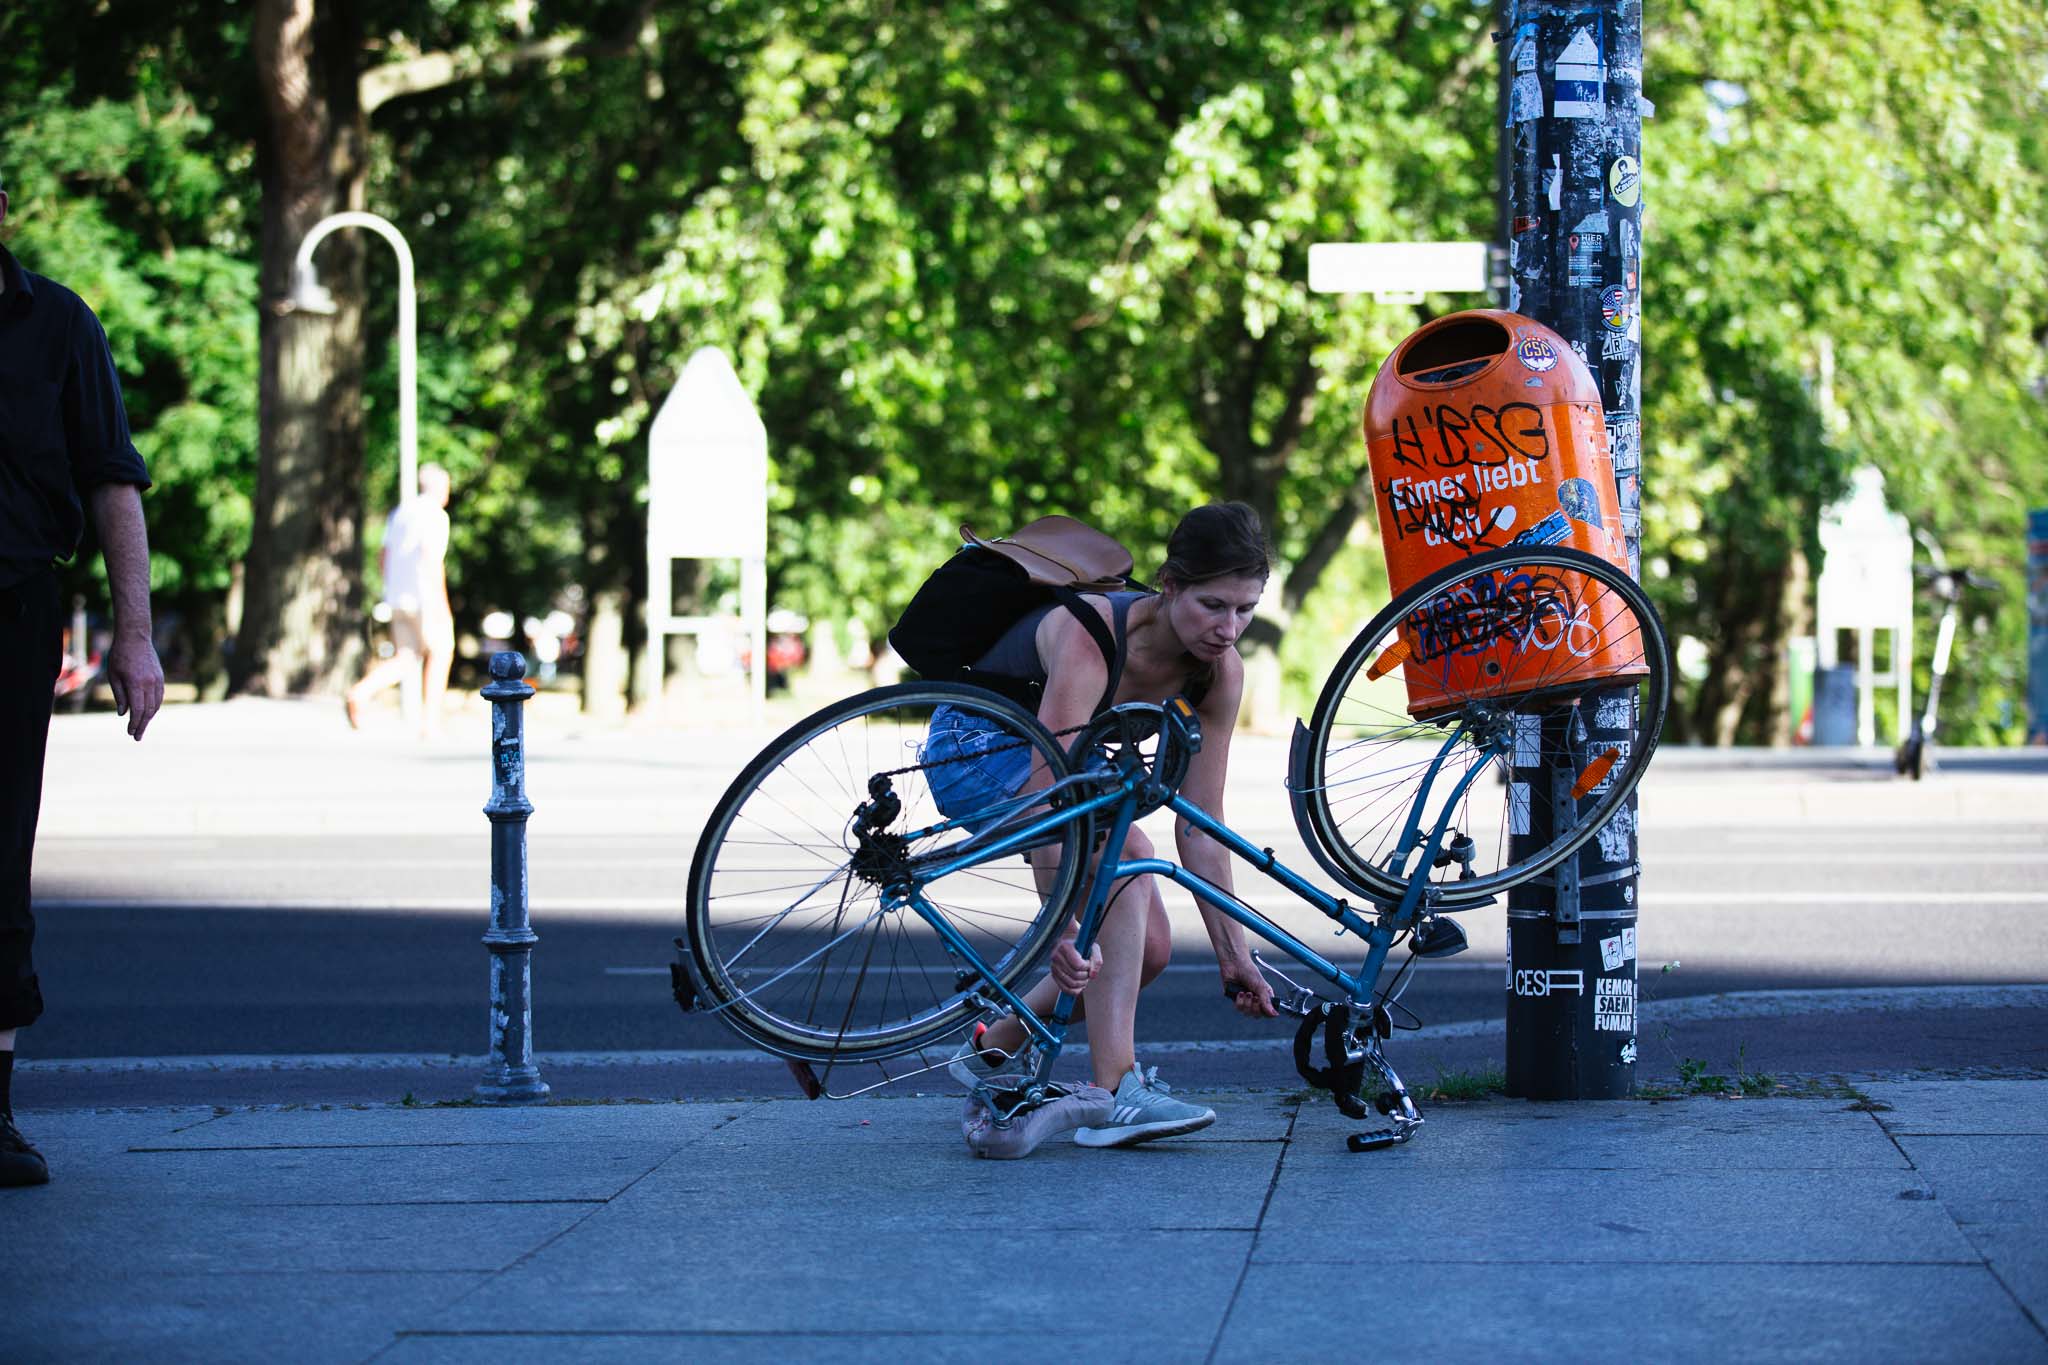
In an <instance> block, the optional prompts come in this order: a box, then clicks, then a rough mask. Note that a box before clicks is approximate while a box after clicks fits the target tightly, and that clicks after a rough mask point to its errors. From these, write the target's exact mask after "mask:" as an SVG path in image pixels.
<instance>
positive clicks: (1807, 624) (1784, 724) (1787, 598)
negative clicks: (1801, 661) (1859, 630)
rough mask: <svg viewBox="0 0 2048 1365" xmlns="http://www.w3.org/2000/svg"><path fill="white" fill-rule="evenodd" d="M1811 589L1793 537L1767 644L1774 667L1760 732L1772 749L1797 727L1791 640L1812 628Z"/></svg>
mask: <svg viewBox="0 0 2048 1365" xmlns="http://www.w3.org/2000/svg"><path fill="white" fill-rule="evenodd" d="M1812 592H1813V581H1812V579H1811V578H1810V577H1809V576H1808V573H1807V568H1806V551H1805V549H1804V548H1803V547H1802V546H1800V545H1799V544H1798V543H1797V542H1796V541H1795V542H1794V543H1793V545H1792V552H1791V555H1790V557H1789V558H1787V560H1786V561H1785V583H1784V589H1783V591H1782V592H1780V593H1779V595H1778V629H1777V639H1776V640H1774V641H1773V642H1772V645H1771V649H1772V657H1773V658H1775V659H1776V661H1777V668H1776V670H1775V672H1774V673H1773V675H1772V677H1771V704H1770V716H1769V720H1768V723H1767V725H1766V728H1765V731H1764V733H1765V735H1766V737H1767V738H1768V740H1769V742H1770V745H1771V747H1772V748H1774V749H1787V748H1790V747H1791V746H1792V741H1793V737H1794V735H1795V734H1796V733H1797V731H1798V729H1799V717H1797V716H1795V715H1793V714H1792V642H1793V641H1794V640H1796V639H1798V638H1799V637H1800V636H1802V635H1809V634H1811V633H1812V632H1813V622H1812V621H1811V620H1810V619H1809V617H1810V615H1811V610H1812V609H1811V607H1810V605H1809V603H1808V598H1809V597H1810V596H1811V594H1812Z"/></svg>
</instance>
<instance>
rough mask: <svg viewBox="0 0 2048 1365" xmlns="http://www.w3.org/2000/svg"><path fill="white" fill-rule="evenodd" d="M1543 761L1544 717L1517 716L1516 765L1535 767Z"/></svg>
mask: <svg viewBox="0 0 2048 1365" xmlns="http://www.w3.org/2000/svg"><path fill="white" fill-rule="evenodd" d="M1542 762H1543V717H1541V716H1531V715H1523V714H1519V713H1518V714H1517V715H1516V716H1515V766H1516V767H1517V768H1533V767H1536V766H1537V765H1538V764H1540V763H1542Z"/></svg>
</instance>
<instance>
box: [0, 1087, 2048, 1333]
mask: <svg viewBox="0 0 2048 1365" xmlns="http://www.w3.org/2000/svg"><path fill="white" fill-rule="evenodd" d="M1861 1090H1862V1093H1863V1094H1864V1095H1865V1096H1867V1101H1853V1100H1850V1099H1846V1098H1843V1097H1842V1096H1839V1095H1838V1096H1835V1097H1833V1098H1814V1099H1793V1098H1772V1099H1747V1100H1729V1099H1706V1098H1695V1099H1686V1100H1675V1101H1664V1102H1654V1103H1653V1102H1646V1101H1627V1102H1615V1103H1596V1104H1574V1105H1564V1104H1554V1105H1536V1104H1529V1103H1524V1102H1519V1101H1509V1100H1495V1101H1488V1102H1481V1103H1472V1104H1437V1105H1433V1106H1428V1107H1426V1110H1425V1112H1426V1114H1427V1116H1428V1119H1429V1122H1428V1125H1427V1126H1426V1127H1425V1128H1424V1129H1423V1130H1422V1132H1421V1134H1420V1135H1419V1136H1418V1138H1417V1139H1416V1140H1415V1141H1414V1142H1413V1143H1411V1144H1410V1145H1408V1146H1407V1147H1405V1148H1399V1149H1396V1150H1394V1151H1391V1152H1382V1153H1371V1154H1366V1155H1352V1154H1350V1153H1348V1152H1347V1151H1346V1150H1345V1149H1344V1142H1343V1139H1344V1135H1345V1134H1346V1133H1347V1132H1350V1131H1352V1130H1354V1129H1355V1128H1357V1127H1360V1126H1361V1125H1359V1124H1356V1123H1353V1122H1351V1121H1348V1120H1346V1119H1344V1118H1343V1117H1342V1116H1341V1115H1339V1114H1338V1113H1337V1112H1336V1110H1335V1109H1334V1108H1333V1107H1332V1106H1331V1105H1330V1104H1329V1103H1328V1102H1327V1100H1325V1099H1322V1098H1321V1097H1311V1098H1303V1097H1301V1096H1300V1095H1298V1094H1296V1093H1292V1092H1288V1093H1278V1092H1275V1093H1266V1094H1243V1093H1234V1094H1228V1095H1216V1096H1210V1097H1208V1098H1209V1101H1210V1102H1211V1103H1214V1104H1215V1106H1216V1107H1217V1109H1218V1111H1219V1114H1220V1115H1221V1118H1220V1121H1219V1122H1218V1123H1217V1125H1216V1126H1215V1127H1214V1128H1212V1129H1210V1130H1209V1131H1208V1132H1206V1133H1203V1134H1200V1135H1197V1136H1194V1137H1191V1138H1187V1139H1183V1140H1179V1141H1174V1142H1166V1143H1160V1144H1156V1145H1154V1146H1152V1147H1148V1148H1139V1149H1135V1150H1131V1151H1123V1152H1118V1151H1107V1152H1104V1151H1088V1150H1084V1149H1081V1148H1077V1147H1074V1146H1072V1145H1071V1144H1070V1143H1068V1142H1065V1141H1057V1142H1055V1143H1053V1144H1051V1145H1048V1146H1047V1147H1046V1148H1044V1149H1042V1150H1041V1151H1040V1152H1039V1153H1038V1154H1037V1155H1035V1156H1033V1157H1032V1158H1030V1159H1029V1160H1027V1161H1023V1162H1014V1163H999V1162H981V1161H975V1160H973V1159H971V1158H970V1157H969V1155H968V1153H967V1151H966V1149H965V1147H964V1146H963V1145H962V1143H961V1141H960V1137H959V1128H958V1124H957V1119H958V1114H959V1109H960V1101H959V1099H958V1098H948V1097H940V1098H881V1097H879V1096H870V1097H865V1098H862V1099H857V1100H851V1101H847V1102H843V1103H816V1104H806V1103H804V1102H802V1101H797V1100H778V1101H754V1102H734V1103H705V1102H693V1103H686V1104H647V1105H630V1104H628V1105H597V1106H559V1107H550V1108H542V1109H531V1110H488V1109H478V1108H403V1107H396V1106H387V1107H368V1108H309V1109H276V1108H268V1109H246V1110H216V1109H212V1108H197V1109H149V1110H96V1111H87V1110H71V1111H46V1112H33V1111H29V1112H24V1113H23V1114H22V1115H21V1120H22V1125H23V1128H24V1129H25V1131H26V1132H27V1133H28V1134H29V1136H30V1137H31V1139H32V1140H34V1141H36V1142H38V1143H39V1145H41V1146H42V1148H43V1150H44V1151H45V1152H46V1153H47V1155H48V1156H49V1158H50V1162H51V1165H52V1168H53V1170H54V1172H55V1176H56V1179H55V1182H54V1183H53V1184H51V1185H49V1186H46V1187H42V1188H38V1189H30V1190H11V1191H5V1192H0V1226H4V1228H5V1229H6V1235H5V1237H4V1238H0V1283H4V1284H5V1285H6V1286H7V1302H6V1305H5V1308H4V1310H0V1359H4V1360H7V1361H10V1362H15V1361H41V1360H60V1359H61V1360H66V1361H75V1360H137V1359H149V1360H152V1361H164V1360H188V1359H189V1360H209V1361H213V1360H252V1361H253V1360H261V1361H275V1360H279V1359H291V1360H293V1361H294V1362H295V1365H313V1363H314V1362H320V1361H330V1360H331V1361H361V1360H369V1359H377V1360H392V1361H412V1360H436V1361H456V1360H462V1361H469V1360H475V1361H486V1360H488V1361H492V1362H497V1361H502V1360H506V1359H540V1358H545V1359H549V1360H557V1359H560V1360H681V1359H687V1360H690V1361H693V1362H694V1361H724V1360H788V1359H803V1360H863V1361H864V1360H890V1361H895V1360H919V1361H922V1360H963V1361H964V1360H973V1361H983V1360H988V1359H991V1358H994V1359H1031V1360H1038V1359H1075V1360H1080V1359H1085V1360H1088V1361H1091V1362H1092V1361H1118V1360H1132V1361H1199V1360H1205V1359H1206V1360H1227V1361H1239V1360H1243V1361H1297V1360H1298V1361H1323V1360H1329V1359H1349V1358H1357V1357H1362V1356H1371V1357H1375V1358H1389V1359H1410V1358H1427V1359H1430V1360H1446V1361H1463V1360H1472V1361H1480V1360H1485V1361H1492V1360H1495V1359H1501V1358H1506V1359H1515V1360H1522V1359H1581V1358H1585V1357H1588V1356H1593V1355H1596V1354H1616V1353H1621V1354H1626V1355H1627V1356H1630V1357H1634V1358H1648V1359H1657V1360H1701V1361H1705V1360H1715V1361H1719V1360H1729V1359H1737V1360H1745V1361H1756V1360H1780V1359H1795V1358H1796V1359H1799V1360H1855V1361H1867V1360H1914V1361H1932V1360H1958V1361H1961V1360H1968V1361H2048V1335H2044V1331H2043V1324H2044V1323H2048V1243H2044V1239H2043V1236H2042V1232H2041V1229H2042V1228H2043V1227H2048V1080H2039V1079H2035V1080H1985V1079H1976V1080H1971V1081H1926V1080H1913V1081H1907V1080H1900V1081H1890V1082H1865V1083H1863V1084H1862V1086H1861Z"/></svg>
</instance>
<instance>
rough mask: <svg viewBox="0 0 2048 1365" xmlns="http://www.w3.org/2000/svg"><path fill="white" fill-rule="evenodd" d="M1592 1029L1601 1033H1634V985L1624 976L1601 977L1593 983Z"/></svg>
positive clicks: (1630, 979)
mask: <svg viewBox="0 0 2048 1365" xmlns="http://www.w3.org/2000/svg"><path fill="white" fill-rule="evenodd" d="M1593 1027H1594V1029H1595V1030H1596V1031H1598V1032H1601V1033H1634V1032H1635V1031H1636V983H1635V981H1634V980H1633V979H1632V978H1630V977H1626V976H1603V977H1600V978H1599V979H1598V980H1596V981H1594V983H1593Z"/></svg>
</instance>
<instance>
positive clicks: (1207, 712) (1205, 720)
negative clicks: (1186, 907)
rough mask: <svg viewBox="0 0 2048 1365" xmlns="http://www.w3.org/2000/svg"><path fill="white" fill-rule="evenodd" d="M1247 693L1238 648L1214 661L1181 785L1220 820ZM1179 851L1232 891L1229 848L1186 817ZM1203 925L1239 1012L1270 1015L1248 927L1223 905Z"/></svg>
mask: <svg viewBox="0 0 2048 1365" xmlns="http://www.w3.org/2000/svg"><path fill="white" fill-rule="evenodd" d="M1243 697H1244V662H1243V660H1241V659H1239V658H1238V656H1237V653H1236V651H1235V650H1233V651H1231V652H1229V653H1227V654H1225V655H1224V656H1223V658H1222V659H1221V660H1219V661H1218V663H1217V665H1216V680H1215V683H1214V685H1213V686H1211V687H1210V689H1209V695H1208V696H1206V697H1204V698H1202V705H1201V707H1200V710H1199V712H1198V714H1199V715H1200V716H1201V718H1202V748H1201V751H1200V752H1199V753H1197V754H1196V755H1195V756H1194V758H1193V759H1192V760H1191V761H1190V762H1189V764H1188V775H1187V777H1186V778H1185V779H1184V780H1183V781H1182V782H1181V784H1180V789H1181V792H1182V794H1184V795H1185V796H1186V797H1187V798H1188V799H1189V800H1191V801H1193V802H1194V803H1195V804H1196V805H1198V806H1200V807H1201V808H1202V809H1203V810H1205V811H1207V812H1209V814H1211V815H1213V816H1215V817H1216V818H1217V819H1218V820H1221V819H1222V818H1223V780H1224V777H1225V776H1226V775H1227V774H1228V773H1229V771H1230V735H1231V731H1232V730H1234V729H1235V728H1236V727H1237V710H1238V705H1239V703H1240V701H1242V699H1243ZM1173 839H1174V848H1175V851H1176V852H1178V853H1179V855H1180V863H1181V866H1182V867H1185V868H1186V869H1187V870H1188V871H1190V872H1192V873H1194V874H1195V875H1196V876H1198V877H1200V878H1202V880H1204V881H1206V882H1208V883H1210V884H1211V885H1213V886H1218V887H1221V888H1222V889H1223V890H1225V891H1233V890H1234V889H1233V888H1232V886H1231V883H1230V853H1229V851H1228V850H1226V849H1225V848H1224V847H1223V846H1222V845H1221V844H1219V843H1217V842H1216V841H1215V840H1213V839H1211V838H1210V837H1209V836H1208V835H1206V834H1203V833H1202V832H1201V831H1199V830H1197V829H1196V828H1195V827H1194V826H1193V825H1190V824H1189V823H1188V822H1187V821H1185V820H1177V821H1175V822H1174V826H1173ZM1201 911H1202V927H1203V928H1205V929H1207V930H1208V931H1209V943H1210V945H1211V946H1212V947H1214V948H1215V950H1216V965H1217V967H1218V969H1219V970H1220V971H1221V972H1222V973H1223V988H1224V990H1225V991H1226V992H1228V993H1229V995H1230V997H1231V1002H1232V1003H1233V1004H1235V1005H1236V1006H1237V1011H1238V1013H1240V1014H1244V1015H1249V1016H1251V1017H1253V1018H1266V1019H1270V1018H1272V1017H1273V1016H1274V1015H1275V1014H1277V1013H1278V1011H1277V1010H1275V1009H1274V1008H1273V988H1272V986H1270V985H1269V984H1267V981H1266V978H1265V975H1264V973H1262V972H1260V971H1259V969H1258V967H1257V966H1256V965H1254V963H1253V962H1252V955H1251V949H1250V947H1249V946H1248V945H1247V944H1246V943H1245V937H1244V930H1243V929H1241V928H1239V927H1238V924H1237V921H1236V920H1233V919H1231V918H1230V917H1229V916H1228V915H1225V914H1224V913H1223V912H1222V911H1220V910H1212V909H1210V908H1209V907H1208V906H1206V905H1204V906H1202V907H1201Z"/></svg>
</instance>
